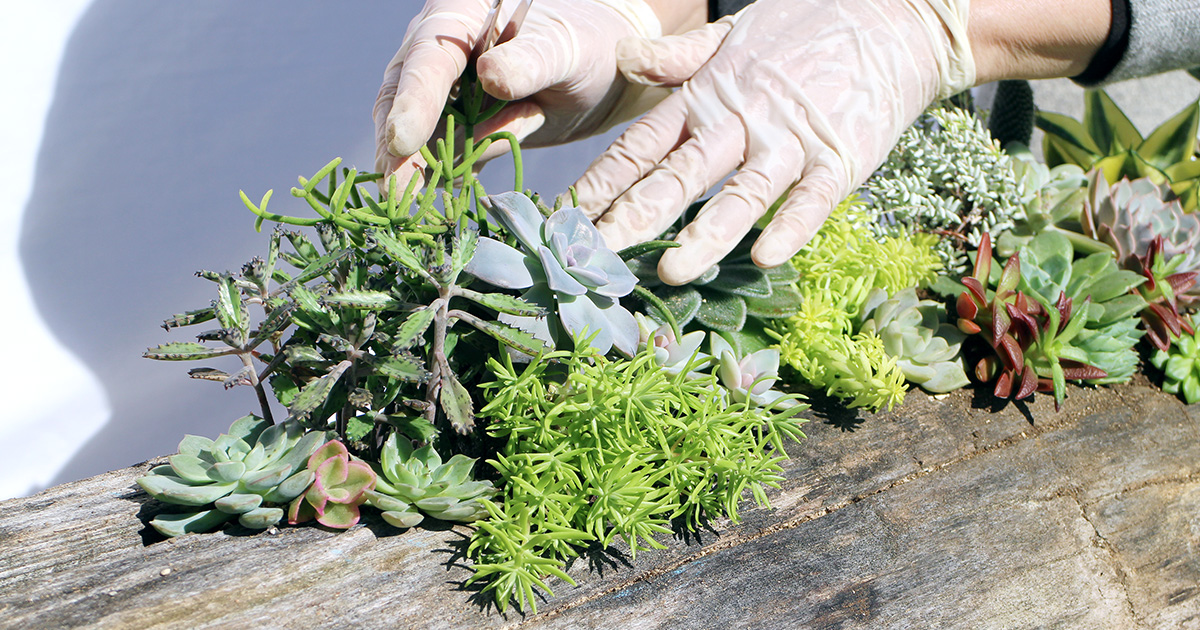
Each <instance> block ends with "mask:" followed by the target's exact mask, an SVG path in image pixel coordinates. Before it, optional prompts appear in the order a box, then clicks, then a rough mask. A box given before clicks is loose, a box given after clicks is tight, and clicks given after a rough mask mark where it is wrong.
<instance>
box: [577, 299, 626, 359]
mask: <svg viewBox="0 0 1200 630" xmlns="http://www.w3.org/2000/svg"><path fill="white" fill-rule="evenodd" d="M588 297H589V298H590V299H592V301H593V302H599V301H601V300H602V299H604V298H603V296H588ZM598 306H599V307H600V310H601V312H603V313H604V316H605V318H606V319H607V320H608V324H607V326H608V331H609V334H610V335H612V345H613V347H614V348H616V349H617V350H618V351H619V352H620V353H621V354H624V355H625V356H627V357H632V356H633V355H634V354H635V353H636V352H637V342H638V327H637V320H636V319H634V317H633V313H630V312H629V311H627V310H625V307H623V306H621V303H620V302H619V301H617V300H615V299H614V300H611V301H609V302H608V304H602V303H601V304H598Z"/></svg>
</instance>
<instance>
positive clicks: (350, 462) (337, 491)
mask: <svg viewBox="0 0 1200 630" xmlns="http://www.w3.org/2000/svg"><path fill="white" fill-rule="evenodd" d="M308 469H309V470H310V471H312V472H313V473H314V474H315V475H316V480H314V481H313V484H312V486H311V487H309V489H308V492H305V493H304V494H303V495H301V496H299V497H296V500H295V501H292V504H291V506H289V509H288V522H289V523H293V524H295V523H302V522H304V521H307V520H309V519H313V518H315V519H317V522H318V523H320V524H322V525H325V526H326V527H333V528H336V529H349V528H351V527H353V526H354V525H355V524H356V523H358V519H359V516H360V513H359V509H358V508H359V506H360V505H362V504H363V503H365V502H366V500H367V495H366V493H367V491H369V490H373V489H375V481H376V478H375V471H374V470H371V467H370V466H368V465H367V464H366V462H363V461H360V460H357V459H352V458H351V457H350V453H349V452H348V451H347V450H346V447H345V446H344V445H343V444H342V443H341V442H339V441H337V440H333V441H330V442H327V443H325V445H324V446H322V447H321V448H319V449H317V451H316V452H315V453H313V454H312V457H309V458H308Z"/></svg>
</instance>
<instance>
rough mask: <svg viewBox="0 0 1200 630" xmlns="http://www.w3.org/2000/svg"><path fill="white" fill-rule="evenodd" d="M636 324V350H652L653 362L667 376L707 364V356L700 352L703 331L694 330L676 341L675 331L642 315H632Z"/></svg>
mask: <svg viewBox="0 0 1200 630" xmlns="http://www.w3.org/2000/svg"><path fill="white" fill-rule="evenodd" d="M633 316H634V318H635V319H637V322H638V330H639V332H640V334H639V341H638V350H639V351H641V349H642V348H644V347H647V346H650V347H653V348H654V361H655V362H656V363H658V364H659V365H660V366H662V368H663V369H664V370H666V371H667V373H669V374H678V373H680V372H682V371H683V370H685V369H688V368H689V367H699V366H703V365H707V364H708V358H709V357H708V355H707V354H704V353H703V352H700V345H701V344H703V343H704V331H703V330H695V331H692V332H690V333H687V334H686V335H684V336H683V337H681V338H679V339H676V338H675V331H674V329H672V328H671V326H669V325H667V324H661V325H660V324H659V323H658V322H656V321H654V320H653V319H651V318H649V317H647V316H645V315H643V314H642V313H634V314H633Z"/></svg>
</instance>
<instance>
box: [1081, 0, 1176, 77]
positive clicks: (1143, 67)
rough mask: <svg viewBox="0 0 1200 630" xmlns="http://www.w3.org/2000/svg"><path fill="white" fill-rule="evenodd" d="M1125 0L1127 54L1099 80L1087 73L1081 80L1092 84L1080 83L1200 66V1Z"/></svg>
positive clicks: (1142, 75) (1120, 57)
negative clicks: (1126, 9) (1127, 5)
mask: <svg viewBox="0 0 1200 630" xmlns="http://www.w3.org/2000/svg"><path fill="white" fill-rule="evenodd" d="M1121 1H1124V2H1128V3H1129V14H1128V15H1129V19H1128V24H1129V26H1128V29H1129V34H1128V43H1127V46H1126V49H1125V51H1124V54H1123V55H1121V56H1119V57H1118V59H1117V62H1116V64H1115V67H1113V68H1112V69H1111V71H1110V72H1108V73H1106V74H1101V75H1099V76H1095V77H1091V76H1087V77H1085V75H1087V72H1085V73H1084V74H1083V75H1080V77H1085V78H1087V79H1092V82H1087V81H1084V80H1080V79H1079V78H1078V77H1077V78H1076V80H1077V81H1079V82H1080V83H1082V84H1084V85H1087V86H1092V85H1100V84H1107V83H1113V82H1116V81H1124V80H1126V79H1134V78H1137V77H1144V76H1149V75H1152V74H1158V73H1160V72H1166V71H1168V70H1179V69H1183V68H1193V67H1196V66H1200V0H1121ZM1097 56H1098V55H1097ZM1090 69H1091V68H1089V70H1090Z"/></svg>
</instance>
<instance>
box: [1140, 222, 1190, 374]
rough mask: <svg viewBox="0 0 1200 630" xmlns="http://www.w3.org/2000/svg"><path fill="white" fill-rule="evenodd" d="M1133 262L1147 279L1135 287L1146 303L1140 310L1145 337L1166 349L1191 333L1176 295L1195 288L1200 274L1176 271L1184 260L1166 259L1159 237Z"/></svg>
mask: <svg viewBox="0 0 1200 630" xmlns="http://www.w3.org/2000/svg"><path fill="white" fill-rule="evenodd" d="M1134 259H1135V261H1136V267H1137V269H1138V270H1139V271H1141V273H1142V276H1144V277H1145V280H1146V281H1145V283H1143V284H1142V285H1141V286H1139V287H1138V292H1139V293H1140V294H1141V297H1142V299H1143V300H1145V304H1146V308H1145V309H1143V310H1142V322H1144V324H1145V328H1146V337H1147V338H1148V339H1149V340H1150V343H1152V344H1153V345H1154V347H1155V348H1158V349H1159V350H1166V349H1167V346H1168V345H1170V341H1171V339H1174V338H1176V337H1178V336H1179V335H1180V334H1181V333H1182V332H1186V333H1188V334H1189V335H1190V334H1192V333H1193V332H1194V331H1193V330H1192V324H1191V321H1189V320H1188V318H1186V317H1184V316H1183V314H1182V313H1181V312H1180V306H1181V301H1180V300H1179V296H1180V295H1183V294H1184V293H1185V292H1187V291H1189V290H1191V289H1192V288H1193V287H1195V285H1196V277H1197V276H1200V272H1197V271H1179V267H1180V266H1181V265H1180V263H1182V262H1183V257H1182V256H1178V255H1177V256H1175V257H1173V258H1168V257H1167V255H1166V254H1165V253H1164V252H1163V237H1161V236H1158V237H1155V239H1154V241H1153V242H1151V243H1150V250H1149V251H1148V252H1146V255H1145V256H1135V257H1134Z"/></svg>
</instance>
